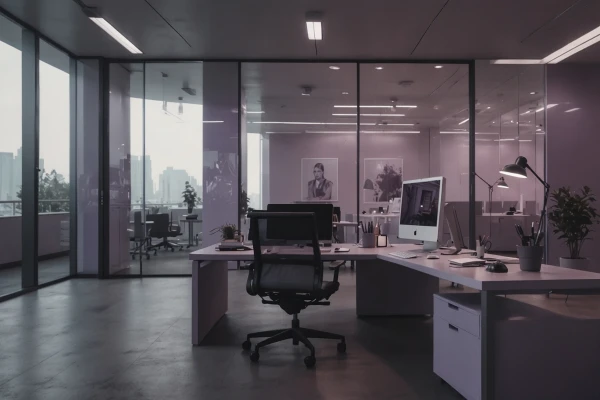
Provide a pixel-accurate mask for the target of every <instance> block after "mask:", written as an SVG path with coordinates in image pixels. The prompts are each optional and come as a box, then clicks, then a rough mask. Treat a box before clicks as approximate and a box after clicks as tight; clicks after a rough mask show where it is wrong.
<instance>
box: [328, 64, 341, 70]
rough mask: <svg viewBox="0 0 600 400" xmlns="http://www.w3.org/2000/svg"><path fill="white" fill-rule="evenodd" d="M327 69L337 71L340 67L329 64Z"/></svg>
mask: <svg viewBox="0 0 600 400" xmlns="http://www.w3.org/2000/svg"><path fill="white" fill-rule="evenodd" d="M329 69H332V70H334V71H337V70H338V69H340V67H338V66H337V65H330V66H329Z"/></svg>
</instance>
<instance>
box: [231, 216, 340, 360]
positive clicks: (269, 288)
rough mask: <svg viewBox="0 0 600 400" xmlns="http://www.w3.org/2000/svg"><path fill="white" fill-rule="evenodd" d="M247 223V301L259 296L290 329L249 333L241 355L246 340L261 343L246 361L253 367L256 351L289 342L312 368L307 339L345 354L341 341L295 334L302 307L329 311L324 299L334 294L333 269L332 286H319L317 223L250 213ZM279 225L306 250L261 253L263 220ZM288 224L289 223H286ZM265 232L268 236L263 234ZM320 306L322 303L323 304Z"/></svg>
mask: <svg viewBox="0 0 600 400" xmlns="http://www.w3.org/2000/svg"><path fill="white" fill-rule="evenodd" d="M249 217H250V230H251V232H250V236H251V237H252V244H253V247H254V264H253V265H252V266H251V268H250V270H249V272H248V281H247V283H246V291H247V292H248V294H249V295H251V296H259V297H260V298H261V299H262V303H263V304H274V305H278V306H279V307H281V308H282V309H283V310H284V311H285V312H286V313H288V314H290V315H293V319H292V327H291V328H290V329H276V330H270V331H264V332H254V333H250V334H248V335H247V339H246V341H245V342H244V343H243V344H242V348H243V349H244V350H250V349H251V347H252V344H251V343H250V339H252V338H264V337H266V338H267V339H265V340H263V341H261V342H259V343H257V344H256V346H254V351H252V352H251V353H250V360H252V361H253V362H258V359H259V350H260V348H262V347H264V346H267V345H269V344H272V343H277V342H281V341H283V340H287V339H292V343H293V344H294V345H298V344H299V343H300V342H302V343H303V344H304V345H305V346H306V347H308V349H309V350H310V356H307V357H306V358H305V359H304V364H305V365H306V367H308V368H311V367H313V366H314V365H315V363H316V358H315V348H314V346H313V345H312V343H311V342H310V340H309V338H314V339H334V340H339V341H340V343H338V345H337V350H338V352H340V353H345V352H346V339H345V337H344V336H342V335H337V334H334V333H329V332H323V331H318V330H314V329H308V328H301V327H300V320H299V319H298V313H299V312H300V311H301V310H304V309H305V308H306V307H308V306H312V305H323V306H325V305H327V306H328V305H329V304H330V302H329V301H326V300H329V297H330V296H331V295H332V294H334V293H335V292H337V290H338V288H339V286H340V284H339V282H338V274H339V266H338V268H336V269H335V272H334V279H333V281H332V282H325V281H323V262H322V261H321V250H320V248H319V241H318V235H317V221H316V217H315V215H314V213H274V212H253V213H250V214H249ZM270 219H279V221H278V223H279V222H281V220H282V219H283V220H285V221H286V223H287V224H289V226H290V229H294V231H295V232H297V233H298V238H299V240H300V239H304V238H306V240H307V241H308V242H309V243H311V245H312V248H310V247H306V248H299V247H265V244H268V242H269V240H268V239H266V238H264V236H265V235H263V234H261V233H262V232H264V230H262V229H260V225H261V224H266V223H267V220H270ZM288 221H289V222H288ZM267 232H268V231H267ZM324 300H325V301H324Z"/></svg>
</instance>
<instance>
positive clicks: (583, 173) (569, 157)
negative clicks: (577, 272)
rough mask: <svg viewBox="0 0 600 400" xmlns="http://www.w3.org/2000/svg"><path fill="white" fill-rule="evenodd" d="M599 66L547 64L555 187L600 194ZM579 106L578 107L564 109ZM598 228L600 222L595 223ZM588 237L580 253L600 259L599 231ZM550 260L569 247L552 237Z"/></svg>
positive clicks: (549, 153)
mask: <svg viewBox="0 0 600 400" xmlns="http://www.w3.org/2000/svg"><path fill="white" fill-rule="evenodd" d="M598 88H600V68H599V67H598V66H597V65H577V64H556V65H548V70H547V93H548V100H547V101H548V104H558V106H557V107H555V108H553V109H550V110H549V111H548V113H547V136H548V139H547V141H548V143H547V170H548V183H549V184H550V185H551V187H552V189H557V188H559V187H561V186H570V187H571V188H572V189H576V188H577V189H578V188H581V187H582V186H584V185H587V186H589V187H591V188H592V190H594V192H595V193H596V194H600V174H599V173H598V171H600V157H598V145H599V144H600V142H599V139H598V127H600V112H599V111H600V90H598ZM576 107H579V108H580V110H578V111H575V112H571V113H565V112H564V111H566V110H568V109H572V108H576ZM596 230H600V227H596ZM592 235H593V236H594V239H593V241H592V242H587V243H586V244H585V246H584V248H583V252H582V255H583V256H584V257H589V258H591V259H592V260H594V261H598V260H599V259H600V258H599V257H598V255H597V254H598V253H597V251H596V246H597V243H598V241H600V234H599V233H597V232H596V233H595V234H592ZM549 246H550V247H549V261H550V263H552V264H557V263H558V257H560V256H568V252H567V248H566V246H565V245H564V244H562V243H561V242H559V241H558V240H557V239H556V238H555V237H552V238H551V240H550V243H549Z"/></svg>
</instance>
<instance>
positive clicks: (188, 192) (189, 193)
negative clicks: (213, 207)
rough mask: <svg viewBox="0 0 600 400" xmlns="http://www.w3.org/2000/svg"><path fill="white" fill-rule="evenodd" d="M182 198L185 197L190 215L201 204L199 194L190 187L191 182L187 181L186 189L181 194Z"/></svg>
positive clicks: (184, 200)
mask: <svg viewBox="0 0 600 400" xmlns="http://www.w3.org/2000/svg"><path fill="white" fill-rule="evenodd" d="M181 197H183V202H184V203H185V204H186V205H187V211H188V214H191V213H192V211H194V207H195V206H196V204H197V203H200V202H199V201H198V193H196V189H194V187H193V186H192V185H190V182H189V181H185V189H184V190H183V192H181Z"/></svg>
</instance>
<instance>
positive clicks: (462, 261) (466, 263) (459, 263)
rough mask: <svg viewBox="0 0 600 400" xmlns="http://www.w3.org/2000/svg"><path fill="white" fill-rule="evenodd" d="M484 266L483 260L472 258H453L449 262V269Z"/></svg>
mask: <svg viewBox="0 0 600 400" xmlns="http://www.w3.org/2000/svg"><path fill="white" fill-rule="evenodd" d="M484 264H485V260H482V259H481V258H474V257H465V258H455V259H453V260H450V266H451V267H481V266H483V265H484Z"/></svg>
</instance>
